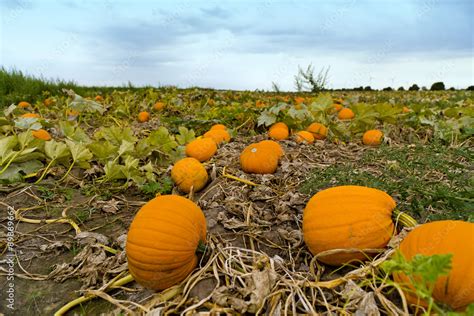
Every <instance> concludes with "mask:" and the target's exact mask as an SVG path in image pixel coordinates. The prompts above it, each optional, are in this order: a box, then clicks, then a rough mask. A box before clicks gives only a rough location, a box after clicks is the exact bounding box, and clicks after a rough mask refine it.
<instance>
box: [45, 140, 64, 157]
mask: <svg viewBox="0 0 474 316" xmlns="http://www.w3.org/2000/svg"><path fill="white" fill-rule="evenodd" d="M44 151H45V154H46V156H47V157H48V158H50V159H51V160H58V159H62V158H67V157H68V156H70V152H69V149H68V146H67V145H66V144H64V143H60V142H57V141H55V140H54V139H52V140H50V141H47V142H45V144H44Z"/></svg>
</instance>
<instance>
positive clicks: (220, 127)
mask: <svg viewBox="0 0 474 316" xmlns="http://www.w3.org/2000/svg"><path fill="white" fill-rule="evenodd" d="M216 129H220V130H224V131H226V130H227V127H225V125H224V124H215V125H212V126H211V129H210V131H213V130H216Z"/></svg>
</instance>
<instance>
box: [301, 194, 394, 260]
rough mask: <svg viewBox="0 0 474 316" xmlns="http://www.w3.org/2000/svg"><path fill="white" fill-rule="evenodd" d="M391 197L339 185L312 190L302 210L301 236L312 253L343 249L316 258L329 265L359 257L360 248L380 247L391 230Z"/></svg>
mask: <svg viewBox="0 0 474 316" xmlns="http://www.w3.org/2000/svg"><path fill="white" fill-rule="evenodd" d="M395 206H396V205H395V201H394V200H393V199H392V198H391V197H390V196H389V195H388V194H387V193H385V192H383V191H380V190H377V189H373V188H368V187H362V186H353V185H348V186H339V187H333V188H329V189H326V190H323V191H320V192H318V193H317V194H315V195H314V196H313V197H312V198H311V199H310V200H309V202H308V204H307V205H306V208H305V209H304V212H303V237H304V241H305V243H306V245H307V246H308V248H309V250H310V251H311V253H312V254H313V255H317V254H319V253H321V252H323V251H327V250H336V249H343V250H345V251H346V252H339V253H335V254H330V255H325V256H321V257H319V259H320V260H321V261H322V262H324V263H326V264H330V265H340V264H344V263H348V262H350V261H353V260H363V259H365V258H367V257H368V256H369V255H370V254H366V253H364V252H363V251H362V250H363V249H381V248H384V247H385V246H386V245H387V243H388V241H389V240H390V238H391V237H392V234H393V232H394V224H393V222H392V211H393V210H394V208H395Z"/></svg>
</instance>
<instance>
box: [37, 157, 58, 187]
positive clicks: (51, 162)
mask: <svg viewBox="0 0 474 316" xmlns="http://www.w3.org/2000/svg"><path fill="white" fill-rule="evenodd" d="M54 161H56V159H52V160H51V161H50V162H49V164H48V165H47V166H46V169H44V172H43V174H42V175H41V177H40V178H39V179H38V180H36V182H35V184H38V183H40V182H41V181H42V180H43V178H44V177H45V176H46V174H47V173H48V169H49V167H51V165H52V164H53V162H54Z"/></svg>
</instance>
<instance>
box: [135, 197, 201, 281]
mask: <svg viewBox="0 0 474 316" xmlns="http://www.w3.org/2000/svg"><path fill="white" fill-rule="evenodd" d="M205 241H206V218H205V217H204V214H203V213H202V211H201V209H200V208H199V207H198V206H197V205H196V204H195V203H193V202H192V201H190V200H188V199H186V198H184V197H181V196H178V195H161V196H158V197H156V198H154V199H153V200H151V201H149V202H148V203H146V204H145V205H143V206H142V208H141V209H140V210H139V211H138V213H137V214H136V215H135V218H134V219H133V221H132V223H131V225H130V229H129V231H128V234H127V244H126V254H127V261H128V269H129V271H130V274H131V275H132V276H133V278H134V280H135V281H137V282H138V283H139V284H141V285H142V286H144V287H146V288H150V289H152V290H164V289H167V288H169V287H171V286H173V285H175V284H178V283H179V282H181V281H182V280H184V279H185V278H186V277H187V276H188V275H189V274H190V273H191V272H192V271H193V270H194V268H195V267H196V265H197V262H198V257H197V255H196V251H197V250H201V249H202V247H203V246H204V244H205Z"/></svg>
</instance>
